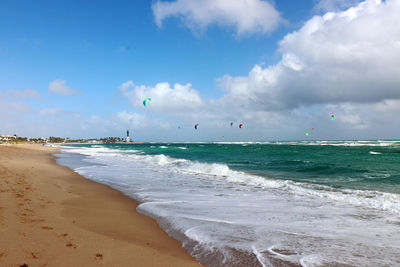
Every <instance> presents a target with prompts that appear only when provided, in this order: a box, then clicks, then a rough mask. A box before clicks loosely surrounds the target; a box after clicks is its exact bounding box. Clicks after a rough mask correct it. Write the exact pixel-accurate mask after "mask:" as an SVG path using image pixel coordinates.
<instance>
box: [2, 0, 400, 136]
mask: <svg viewBox="0 0 400 267" xmlns="http://www.w3.org/2000/svg"><path fill="white" fill-rule="evenodd" d="M398 14H400V0H386V1H380V0H366V1H360V0H302V1H292V0H274V1H272V0H271V1H268V0H235V1H230V0H168V1H167V0H153V1H150V0H149V1H128V0H126V1H122V0H116V1H96V2H93V1H88V0H87V1H74V0H59V1H50V0H38V1H30V0H21V1H13V0H3V1H1V3H0V122H1V123H0V134H11V135H12V134H17V135H18V136H27V137H48V136H60V137H69V138H73V139H75V138H101V137H109V136H115V137H125V135H126V130H127V129H129V130H130V133H131V138H132V139H133V140H135V141H141V142H143V141H152V142H159V141H160V142H172V141H174V142H179V141H185V142H187V141H269V140H335V139H347V140H348V139H352V140H354V139H356V140H361V139H396V138H397V139H398V138H399V134H400V116H399V115H398V114H399V112H400V65H399V62H400V26H399V25H400V16H399V15H398ZM147 97H150V98H151V101H148V102H147V105H146V106H144V105H143V103H142V102H143V100H144V99H145V98H147ZM332 115H334V119H333V120H332V118H331V116H332ZM231 123H233V124H232V126H231ZM195 124H198V129H197V130H196V129H194V125H195ZM240 124H242V125H243V126H242V128H239V127H238V126H239V125H240ZM306 132H309V133H310V134H309V135H308V136H307V135H306V134H305V133H306Z"/></svg>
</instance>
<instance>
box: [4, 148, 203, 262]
mask: <svg viewBox="0 0 400 267" xmlns="http://www.w3.org/2000/svg"><path fill="white" fill-rule="evenodd" d="M55 152H56V149H55V148H50V147H43V146H40V145H0V266H24V264H26V265H25V266H35V267H36V266H200V264H199V263H197V262H196V261H195V260H194V259H193V258H192V257H191V256H190V255H189V254H188V253H187V252H186V251H185V250H184V249H183V248H182V246H181V244H180V243H179V242H178V241H176V240H175V239H173V238H171V237H169V236H168V235H167V234H166V233H165V232H164V231H162V230H161V228H160V227H159V226H158V225H157V223H156V222H155V221H154V220H153V219H151V218H149V217H146V216H144V215H142V214H140V213H138V212H136V206H137V205H138V203H137V202H135V201H134V200H132V199H129V198H127V197H125V196H123V195H122V194H121V193H119V192H118V191H116V190H113V189H111V188H109V187H107V186H105V185H101V184H98V183H95V182H92V181H90V180H87V179H85V178H83V177H82V176H80V175H78V174H76V173H74V172H73V171H71V170H70V169H68V168H66V167H62V166H59V165H57V164H56V163H55V160H54V157H53V156H52V153H55Z"/></svg>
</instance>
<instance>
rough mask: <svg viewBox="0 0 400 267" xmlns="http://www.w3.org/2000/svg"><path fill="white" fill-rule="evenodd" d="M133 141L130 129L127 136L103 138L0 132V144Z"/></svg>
mask: <svg viewBox="0 0 400 267" xmlns="http://www.w3.org/2000/svg"><path fill="white" fill-rule="evenodd" d="M130 142H132V140H131V138H130V137H129V130H128V131H127V136H126V137H125V138H121V137H102V138H80V139H71V138H69V137H65V138H64V137H55V136H50V137H36V138H31V137H22V136H18V135H17V134H13V135H3V134H0V144H2V143H6V144H19V143H29V144H49V143H51V144H54V143H58V144H60V143H62V144H77V143H78V144H82V143H86V144H87V143H89V144H109V143H130Z"/></svg>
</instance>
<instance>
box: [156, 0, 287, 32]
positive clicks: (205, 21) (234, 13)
mask: <svg viewBox="0 0 400 267" xmlns="http://www.w3.org/2000/svg"><path fill="white" fill-rule="evenodd" d="M153 13H154V17H155V21H156V24H157V25H158V26H159V27H161V25H162V22H163V20H164V19H166V18H168V17H179V18H181V19H182V20H183V22H184V23H185V25H186V26H187V27H189V28H190V29H191V30H193V31H198V30H204V29H206V28H207V27H209V26H210V25H213V24H216V25H220V26H225V27H233V28H235V31H236V34H237V35H242V34H246V33H256V32H260V33H268V32H271V31H273V30H274V29H276V27H277V26H278V25H279V24H280V23H281V22H282V21H283V19H282V18H281V17H280V14H279V12H278V11H277V10H276V9H275V8H274V7H273V5H271V4H270V3H269V2H267V1H262V0H235V1H230V0H176V1H173V2H166V1H157V2H156V3H154V4H153Z"/></svg>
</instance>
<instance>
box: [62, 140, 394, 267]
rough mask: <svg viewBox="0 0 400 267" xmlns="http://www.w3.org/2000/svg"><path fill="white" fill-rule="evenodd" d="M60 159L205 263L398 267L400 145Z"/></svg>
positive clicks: (313, 144) (192, 146)
mask: <svg viewBox="0 0 400 267" xmlns="http://www.w3.org/2000/svg"><path fill="white" fill-rule="evenodd" d="M62 151H63V153H62V154H61V155H60V156H59V160H58V162H59V163H60V164H62V165H66V166H69V167H70V168H72V169H74V170H75V171H76V172H78V173H80V174H82V175H83V176H85V177H87V178H89V179H92V180H94V181H97V182H100V183H104V184H107V185H110V186H111V187H114V188H116V189H117V190H120V191H121V192H123V193H124V194H126V195H128V196H130V197H132V198H135V199H136V200H138V201H140V202H141V203H142V204H140V205H139V207H138V210H139V211H140V212H142V213H144V214H147V215H149V216H151V217H153V218H155V219H156V220H157V221H158V223H159V224H160V225H161V227H163V228H164V230H165V231H167V232H168V233H169V234H170V235H171V236H173V237H175V238H176V239H178V240H180V241H181V242H182V244H183V246H184V247H185V248H186V249H187V250H188V252H189V253H191V254H192V255H193V256H194V257H196V258H197V259H198V260H199V261H200V262H202V263H204V264H206V265H207V266H400V164H399V163H400V141H300V142H241V143H140V144H139V143H138V144H136V143H135V144H103V145H98V144H93V145H71V146H68V147H65V148H64V149H63V150H62Z"/></svg>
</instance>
